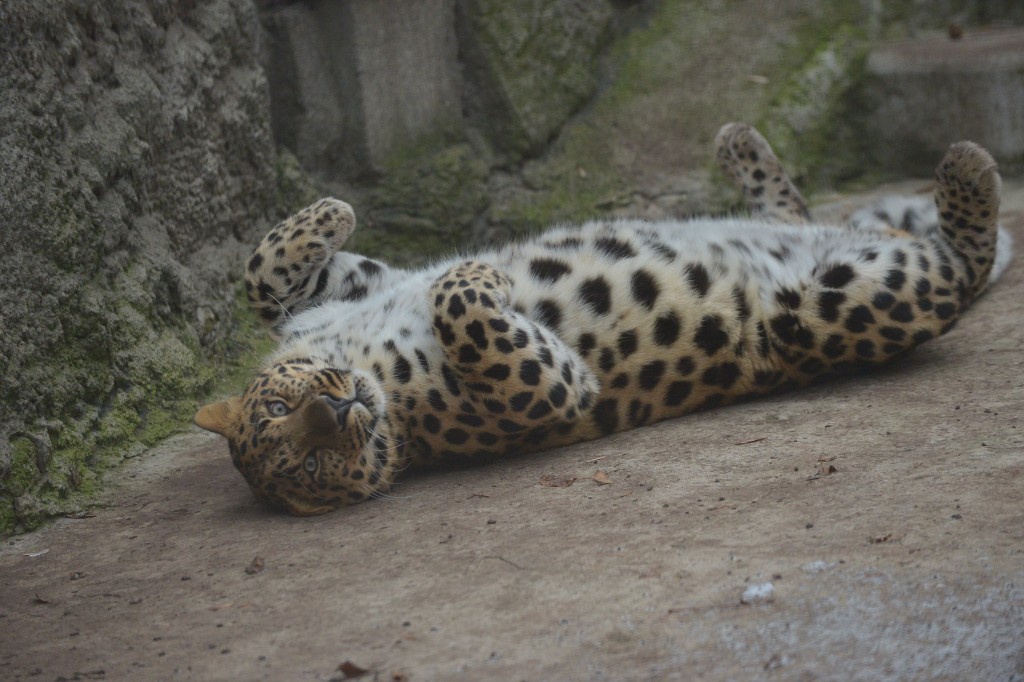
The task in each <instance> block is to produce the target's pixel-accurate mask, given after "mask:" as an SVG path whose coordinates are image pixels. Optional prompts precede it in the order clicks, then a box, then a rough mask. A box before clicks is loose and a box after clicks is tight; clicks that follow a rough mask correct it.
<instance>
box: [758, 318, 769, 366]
mask: <svg viewBox="0 0 1024 682" xmlns="http://www.w3.org/2000/svg"><path fill="white" fill-rule="evenodd" d="M770 350H771V341H769V340H768V330H766V329H765V328H764V323H763V322H761V321H760V320H758V322H757V352H758V353H759V354H760V355H761V357H762V358H766V357H768V352H769V351H770Z"/></svg>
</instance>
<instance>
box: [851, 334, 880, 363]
mask: <svg viewBox="0 0 1024 682" xmlns="http://www.w3.org/2000/svg"><path fill="white" fill-rule="evenodd" d="M853 349H854V350H855V351H856V352H857V355H858V356H860V357H862V358H865V359H867V360H870V359H871V358H873V357H875V344H874V342H873V341H870V340H868V339H861V340H860V341H858V342H857V345H855V346H854V347H853Z"/></svg>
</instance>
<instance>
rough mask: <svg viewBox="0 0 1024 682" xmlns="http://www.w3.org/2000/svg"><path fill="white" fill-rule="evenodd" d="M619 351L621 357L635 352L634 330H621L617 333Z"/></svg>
mask: <svg viewBox="0 0 1024 682" xmlns="http://www.w3.org/2000/svg"><path fill="white" fill-rule="evenodd" d="M617 345H618V348H619V353H620V354H621V355H622V357H623V358H628V357H629V356H630V355H632V354H633V353H635V352H636V348H637V338H636V330H635V329H631V330H629V331H625V332H622V333H621V334H619V340H618V344H617Z"/></svg>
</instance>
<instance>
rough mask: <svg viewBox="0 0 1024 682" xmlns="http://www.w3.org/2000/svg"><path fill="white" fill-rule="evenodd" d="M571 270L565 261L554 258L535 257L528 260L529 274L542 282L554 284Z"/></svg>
mask: <svg viewBox="0 0 1024 682" xmlns="http://www.w3.org/2000/svg"><path fill="white" fill-rule="evenodd" d="M570 272H572V269H571V268H570V267H569V265H568V264H567V263H565V262H564V261H560V260H555V259H554V258H535V259H534V260H532V261H530V274H531V275H533V276H534V277H535V278H536V279H539V280H540V281H542V282H549V283H551V284H554V283H555V282H557V281H558V280H559V279H561V278H562V277H564V276H565V275H567V274H569V273H570Z"/></svg>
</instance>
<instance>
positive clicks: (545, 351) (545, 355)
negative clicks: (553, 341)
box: [537, 346, 555, 367]
mask: <svg viewBox="0 0 1024 682" xmlns="http://www.w3.org/2000/svg"><path fill="white" fill-rule="evenodd" d="M537 359H539V360H540V361H541V362H543V363H544V364H545V365H547V366H548V367H554V366H555V359H554V358H553V357H552V356H551V350H550V349H549V348H548V347H547V346H541V347H540V348H539V349H538V350H537Z"/></svg>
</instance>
